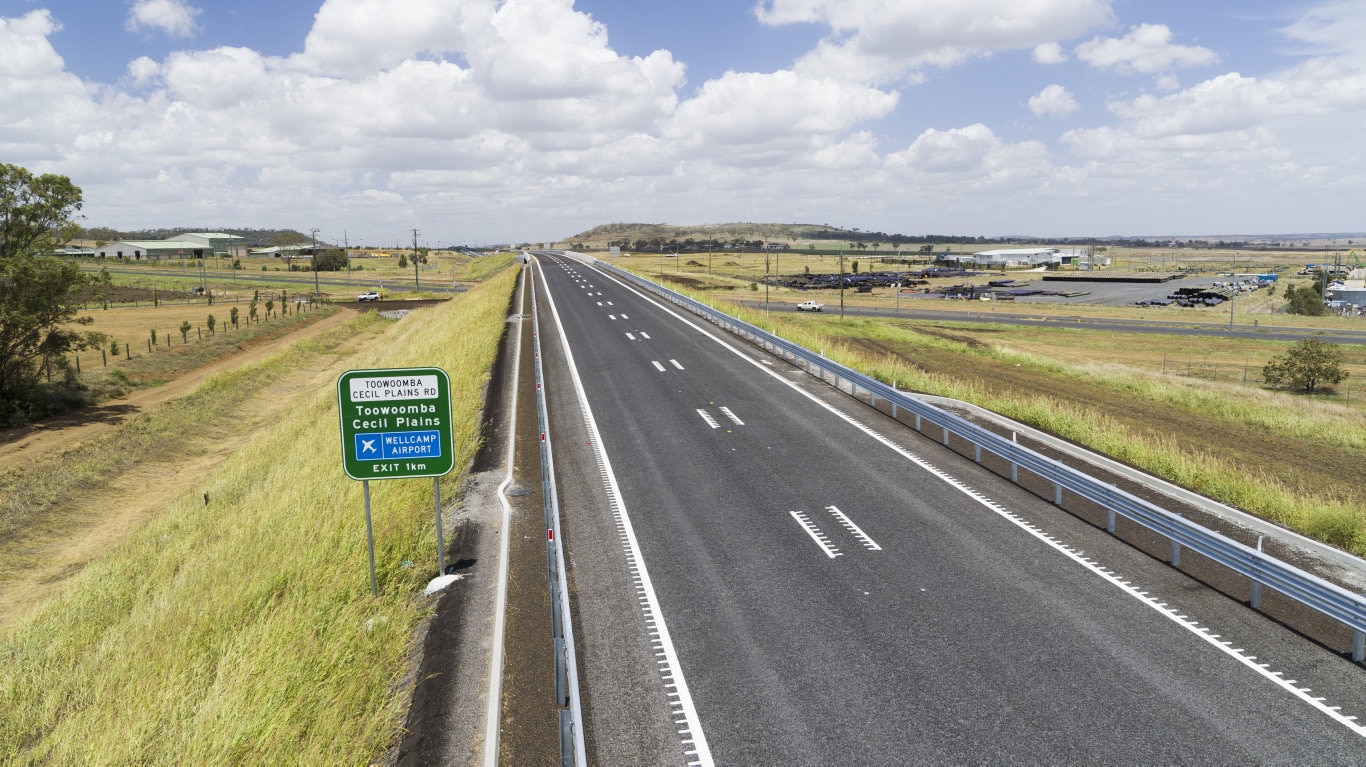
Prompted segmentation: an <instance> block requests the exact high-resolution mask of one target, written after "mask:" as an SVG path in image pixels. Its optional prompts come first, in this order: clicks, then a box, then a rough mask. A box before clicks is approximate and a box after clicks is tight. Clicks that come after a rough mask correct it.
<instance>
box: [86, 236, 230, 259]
mask: <svg viewBox="0 0 1366 767" xmlns="http://www.w3.org/2000/svg"><path fill="white" fill-rule="evenodd" d="M243 242H244V239H243V238H242V237H238V236H237V235H234V234H222V233H218V232H186V233H185V234H181V235H177V236H176V237H175V238H174V239H170V240H119V241H118V242H111V243H109V244H107V245H102V246H100V247H98V248H95V253H94V255H95V256H96V257H98V258H128V259H132V260H134V261H140V260H142V259H144V258H216V257H217V258H239V257H241V256H244V255H246V246H245V245H244V244H242V243H243Z"/></svg>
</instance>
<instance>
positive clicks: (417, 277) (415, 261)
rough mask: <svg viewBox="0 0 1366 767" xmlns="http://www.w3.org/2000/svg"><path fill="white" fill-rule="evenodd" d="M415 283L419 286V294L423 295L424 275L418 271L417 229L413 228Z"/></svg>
mask: <svg viewBox="0 0 1366 767" xmlns="http://www.w3.org/2000/svg"><path fill="white" fill-rule="evenodd" d="M413 285H415V286H417V294H418V295H422V277H421V276H420V275H419V274H418V273H417V230H416V229H414V230H413Z"/></svg>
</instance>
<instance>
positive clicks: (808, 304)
mask: <svg viewBox="0 0 1366 767" xmlns="http://www.w3.org/2000/svg"><path fill="white" fill-rule="evenodd" d="M823 308H825V304H819V303H816V302H815V301H803V302H801V303H800V304H797V311H799V312H818V311H820V310H821V309H823Z"/></svg>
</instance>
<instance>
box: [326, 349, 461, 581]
mask: <svg viewBox="0 0 1366 767" xmlns="http://www.w3.org/2000/svg"><path fill="white" fill-rule="evenodd" d="M337 412H338V417H339V418H340V420H341V448H342V467H343V469H344V470H345V471H346V475H347V476H348V477H350V478H352V479H358V480H361V481H362V482H363V483H364V488H365V526H366V530H367V531H369V530H370V529H371V521H370V480H372V479H410V478H414V477H431V478H432V487H433V489H434V491H435V495H436V546H437V561H438V566H439V567H440V570H439V571H438V573H437V574H438V575H442V574H444V573H445V570H446V553H445V552H446V548H445V541H444V540H443V536H442V532H441V485H440V482H441V477H442V476H444V475H445V474H448V473H450V471H451V469H452V468H454V465H455V450H454V445H453V441H454V432H453V430H452V427H451V382H450V378H449V377H448V376H447V375H446V371H444V370H442V369H441V368H388V369H380V370H349V371H347V372H345V373H342V375H341V377H340V378H338V379H337ZM367 536H368V538H369V546H370V592H371V593H372V594H375V593H378V589H377V587H376V583H375V541H374V536H373V534H370V533H367Z"/></svg>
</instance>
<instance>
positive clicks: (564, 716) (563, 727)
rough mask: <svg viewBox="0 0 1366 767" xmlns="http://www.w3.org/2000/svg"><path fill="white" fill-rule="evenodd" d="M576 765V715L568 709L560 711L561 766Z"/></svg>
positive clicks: (571, 766)
mask: <svg viewBox="0 0 1366 767" xmlns="http://www.w3.org/2000/svg"><path fill="white" fill-rule="evenodd" d="M573 765H574V717H573V715H572V714H571V713H570V712H568V711H563V710H562V711H560V767H573Z"/></svg>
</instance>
